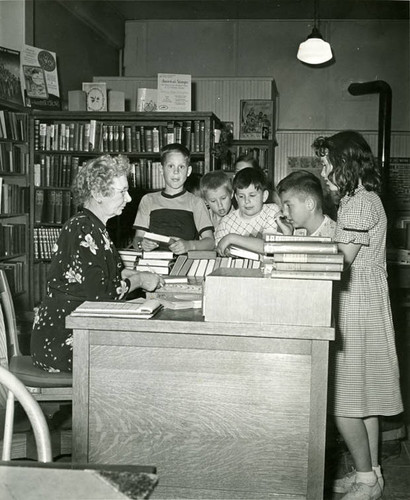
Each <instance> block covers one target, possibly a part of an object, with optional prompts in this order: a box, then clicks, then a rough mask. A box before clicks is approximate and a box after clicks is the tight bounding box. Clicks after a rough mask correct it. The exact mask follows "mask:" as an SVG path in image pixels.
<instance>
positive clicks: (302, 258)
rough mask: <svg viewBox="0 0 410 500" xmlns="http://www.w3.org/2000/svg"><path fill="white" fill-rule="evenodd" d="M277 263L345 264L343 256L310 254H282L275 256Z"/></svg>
mask: <svg viewBox="0 0 410 500" xmlns="http://www.w3.org/2000/svg"><path fill="white" fill-rule="evenodd" d="M275 262H289V263H292V262H296V263H297V262H301V263H303V262H306V263H309V262H312V263H321V262H323V263H329V264H331V263H335V264H343V254H341V253H338V254H325V253H323V254H317V255H316V254H313V253H312V254H308V253H282V254H276V255H275Z"/></svg>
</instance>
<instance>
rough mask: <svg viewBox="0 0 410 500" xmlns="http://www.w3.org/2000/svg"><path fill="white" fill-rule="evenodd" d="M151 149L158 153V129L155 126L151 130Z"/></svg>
mask: <svg viewBox="0 0 410 500" xmlns="http://www.w3.org/2000/svg"><path fill="white" fill-rule="evenodd" d="M152 150H153V151H154V153H159V150H160V147H159V131H158V129H157V127H154V128H153V130H152Z"/></svg>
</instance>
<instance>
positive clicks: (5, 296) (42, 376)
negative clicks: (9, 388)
mask: <svg viewBox="0 0 410 500" xmlns="http://www.w3.org/2000/svg"><path fill="white" fill-rule="evenodd" d="M0 310H1V311H2V313H3V314H2V316H3V317H4V327H3V328H2V327H1V325H0V366H3V367H5V368H7V369H8V370H10V372H11V373H12V374H13V375H15V376H16V377H17V378H18V379H19V380H20V381H21V382H22V383H23V384H24V385H25V387H26V389H27V390H28V392H29V393H30V394H31V395H32V396H33V398H34V399H35V400H37V401H41V402H47V403H50V402H54V403H61V402H64V401H71V400H72V375H71V373H48V372H46V371H44V370H41V369H40V368H37V367H35V366H33V363H32V360H31V356H24V355H22V354H21V351H20V348H19V343H18V331H17V324H16V315H15V310H14V304H13V298H12V295H11V292H10V288H9V285H8V282H7V277H6V274H5V272H4V270H3V269H0ZM0 395H1V392H0ZM9 397H10V398H11V397H12V396H10V394H9V395H8V396H7V399H9ZM3 398H4V394H3ZM11 406H12V405H11V404H10V405H7V406H6V408H7V409H6V419H7V418H8V414H7V413H8V412H10V411H11ZM61 447H62V445H61ZM62 452H63V451H62Z"/></svg>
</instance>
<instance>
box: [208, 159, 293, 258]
mask: <svg viewBox="0 0 410 500" xmlns="http://www.w3.org/2000/svg"><path fill="white" fill-rule="evenodd" d="M233 190H234V193H235V199H236V201H237V203H238V209H237V210H234V211H233V212H230V213H229V214H228V215H225V217H223V219H222V220H221V222H220V224H219V225H218V227H217V228H216V231H215V241H216V244H217V250H218V252H219V253H220V254H221V255H229V246H230V245H238V246H240V247H242V248H246V249H247V250H252V251H254V252H258V253H263V233H264V232H265V231H267V230H269V231H270V232H272V231H273V232H278V233H281V231H278V223H277V218H278V217H279V216H281V215H282V212H281V210H280V208H279V206H278V205H277V204H276V203H268V204H266V205H265V204H264V203H265V201H266V200H267V198H268V196H269V191H268V189H267V181H266V178H265V175H264V173H263V172H262V171H261V170H258V169H254V168H252V167H248V168H244V169H243V170H240V171H239V172H238V173H237V174H236V175H235V178H234V180H233ZM282 226H283V224H281V227H282Z"/></svg>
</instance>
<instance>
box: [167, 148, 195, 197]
mask: <svg viewBox="0 0 410 500" xmlns="http://www.w3.org/2000/svg"><path fill="white" fill-rule="evenodd" d="M191 170H192V168H191V166H190V165H188V160H187V159H186V158H185V156H184V155H183V154H182V153H179V152H177V151H175V152H174V151H171V152H169V153H168V154H167V155H166V157H165V160H164V164H163V165H162V175H163V176H164V180H165V190H166V191H168V192H175V193H176V192H179V191H181V190H182V189H183V187H184V183H185V181H186V179H187V177H188V175H190V174H191Z"/></svg>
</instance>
